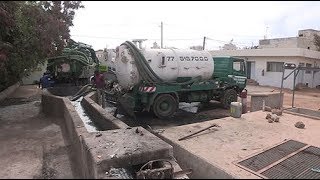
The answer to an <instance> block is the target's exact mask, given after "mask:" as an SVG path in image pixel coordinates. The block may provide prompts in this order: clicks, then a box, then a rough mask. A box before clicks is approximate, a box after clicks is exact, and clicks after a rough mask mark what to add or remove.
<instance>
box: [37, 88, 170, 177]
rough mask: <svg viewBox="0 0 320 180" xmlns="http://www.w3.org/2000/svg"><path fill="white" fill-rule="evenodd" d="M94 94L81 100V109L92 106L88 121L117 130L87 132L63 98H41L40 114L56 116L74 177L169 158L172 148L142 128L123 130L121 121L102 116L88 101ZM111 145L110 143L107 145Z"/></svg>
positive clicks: (90, 101) (93, 175) (98, 175)
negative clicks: (68, 147) (83, 106)
mask: <svg viewBox="0 0 320 180" xmlns="http://www.w3.org/2000/svg"><path fill="white" fill-rule="evenodd" d="M94 95H95V94H94V93H91V94H89V96H86V97H84V101H83V102H84V105H85V106H92V108H89V111H90V112H91V114H96V115H95V117H91V118H93V119H96V118H98V119H100V120H102V121H104V123H105V124H108V125H110V127H106V129H113V128H118V129H113V130H110V131H100V132H97V133H89V132H88V131H87V130H86V128H85V125H84V123H83V122H82V120H81V118H80V116H79V115H78V113H77V111H76V110H75V109H74V107H73V105H72V104H71V102H70V101H69V100H68V99H67V98H64V97H58V96H54V95H51V94H50V93H49V92H48V91H45V92H44V94H43V95H42V103H41V105H42V107H41V108H42V112H44V114H46V115H49V116H53V117H56V118H54V119H56V123H57V124H59V125H60V126H61V129H62V132H63V136H64V139H65V141H66V145H69V146H70V147H71V153H70V158H71V162H72V167H73V171H74V172H75V173H76V175H75V177H81V178H85V179H100V178H110V177H107V175H106V174H105V172H106V171H109V170H110V168H111V166H112V167H115V168H119V167H123V168H125V167H126V166H130V165H139V164H143V163H146V162H148V161H150V160H154V159H170V158H172V157H173V150H172V146H170V145H169V144H167V143H166V142H164V141H162V140H161V139H159V138H158V137H156V136H154V135H153V134H151V133H149V132H148V131H147V130H145V129H144V128H143V127H135V128H134V129H133V128H127V127H128V126H127V125H126V124H124V123H123V122H119V120H118V119H113V118H112V116H111V115H108V114H105V113H104V112H105V111H104V110H103V109H102V108H99V106H98V107H97V104H96V103H95V102H94V101H93V100H92V99H91V98H93V99H94ZM87 108H88V107H87ZM102 111H104V112H102ZM108 118H110V120H108ZM107 121H110V122H107ZM136 129H139V132H140V133H137V130H136ZM98 134H99V136H97V135H98ZM111 142H113V143H112V144H110V143H111ZM108 144H109V145H108Z"/></svg>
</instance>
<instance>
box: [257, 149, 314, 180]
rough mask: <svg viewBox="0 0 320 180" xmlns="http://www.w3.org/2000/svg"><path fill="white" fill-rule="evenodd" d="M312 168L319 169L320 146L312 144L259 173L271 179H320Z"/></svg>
mask: <svg viewBox="0 0 320 180" xmlns="http://www.w3.org/2000/svg"><path fill="white" fill-rule="evenodd" d="M312 168H315V169H320V148H317V147H314V146H310V147H308V148H306V149H305V150H303V151H301V152H299V153H297V154H295V155H293V156H292V157H289V158H288V159H285V160H284V161H282V162H280V163H279V164H277V165H275V166H273V167H271V168H270V169H268V170H266V171H264V172H262V173H261V174H262V175H264V176H265V177H268V178H271V179H320V173H318V172H314V171H312V170H311V169H312Z"/></svg>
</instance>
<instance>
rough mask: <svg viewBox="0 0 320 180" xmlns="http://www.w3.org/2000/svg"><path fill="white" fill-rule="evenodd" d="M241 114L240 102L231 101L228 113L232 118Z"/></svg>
mask: <svg viewBox="0 0 320 180" xmlns="http://www.w3.org/2000/svg"><path fill="white" fill-rule="evenodd" d="M241 114H242V103H240V102H231V104H230V115H231V117H234V118H240V117H241Z"/></svg>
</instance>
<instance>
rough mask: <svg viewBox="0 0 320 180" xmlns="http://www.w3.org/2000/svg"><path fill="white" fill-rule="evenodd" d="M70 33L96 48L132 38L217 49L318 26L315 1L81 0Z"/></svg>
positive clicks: (319, 4)
mask: <svg viewBox="0 0 320 180" xmlns="http://www.w3.org/2000/svg"><path fill="white" fill-rule="evenodd" d="M82 3H83V5H84V6H85V8H83V9H80V10H77V11H76V14H75V18H74V21H73V24H74V26H73V27H71V28H70V34H71V38H72V39H74V40H75V41H79V42H83V43H86V44H89V45H92V46H93V48H94V49H95V50H98V49H103V48H108V49H114V48H116V47H117V46H119V45H121V43H123V42H125V41H127V40H129V41H131V40H132V39H147V40H146V41H145V42H144V43H143V47H145V48H150V47H151V46H152V45H153V43H154V42H156V43H157V44H158V45H159V46H160V45H161V40H160V39H161V26H160V25H161V22H163V47H175V48H181V49H187V48H189V47H190V46H198V45H200V46H201V45H202V44H203V37H204V36H205V37H207V40H206V45H205V49H206V50H214V49H219V47H221V46H223V45H224V44H226V43H229V42H230V41H231V40H233V41H232V42H233V44H235V45H237V46H238V47H240V48H242V47H245V46H252V45H258V43H259V39H264V37H265V36H266V38H267V39H270V38H282V37H296V36H297V35H298V30H301V29H316V30H320V2H317V1H82Z"/></svg>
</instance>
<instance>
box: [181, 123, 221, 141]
mask: <svg viewBox="0 0 320 180" xmlns="http://www.w3.org/2000/svg"><path fill="white" fill-rule="evenodd" d="M212 127H220V126H219V125H217V124H212V125H211V126H209V127H207V128H204V129H202V130H200V131H197V132H195V133H192V134H190V135H188V136H185V137H182V138H180V139H178V141H181V140H184V139H187V138H188V137H191V136H193V135H195V134H198V133H200V132H202V131H205V130H207V129H209V128H212Z"/></svg>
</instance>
